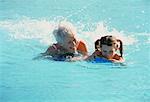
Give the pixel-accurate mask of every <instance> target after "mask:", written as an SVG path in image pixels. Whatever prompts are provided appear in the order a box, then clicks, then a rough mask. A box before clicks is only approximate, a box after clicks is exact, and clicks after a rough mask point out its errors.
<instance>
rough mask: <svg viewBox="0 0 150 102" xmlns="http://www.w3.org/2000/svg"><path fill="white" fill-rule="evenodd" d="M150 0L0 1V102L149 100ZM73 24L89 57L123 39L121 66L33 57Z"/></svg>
mask: <svg viewBox="0 0 150 102" xmlns="http://www.w3.org/2000/svg"><path fill="white" fill-rule="evenodd" d="M149 18H150V1H149V0H112V1H110V0H94V1H93V0H36V1H33V0H25V1H24V0H0V36H1V37H0V102H150V80H149V79H150V74H149V73H150V68H149V66H150V46H149V45H150V29H149V28H150V20H149ZM60 21H63V22H71V23H72V24H73V25H74V26H75V29H76V31H77V37H78V38H79V39H84V40H85V42H86V44H87V46H88V50H89V54H91V53H92V52H93V51H94V41H95V40H96V39H97V38H99V37H100V36H102V35H107V34H112V35H115V36H117V37H118V38H120V39H121V40H123V43H124V59H125V60H126V61H125V63H123V64H114V63H90V62H86V61H77V62H62V61H52V60H48V59H36V60H35V59H34V58H35V57H37V56H38V55H39V54H40V53H42V52H44V51H45V50H46V49H47V48H48V46H49V45H50V44H52V43H54V42H55V39H54V37H53V35H52V31H53V29H54V28H55V27H56V26H57V25H58V23H59V22H60Z"/></svg>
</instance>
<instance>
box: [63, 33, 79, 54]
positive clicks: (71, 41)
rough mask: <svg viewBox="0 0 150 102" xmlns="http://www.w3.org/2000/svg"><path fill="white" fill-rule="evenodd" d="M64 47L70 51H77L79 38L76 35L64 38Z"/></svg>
mask: <svg viewBox="0 0 150 102" xmlns="http://www.w3.org/2000/svg"><path fill="white" fill-rule="evenodd" d="M63 47H64V48H65V49H66V50H67V51H68V52H70V53H75V51H76V50H77V48H76V47H77V40H76V38H75V37H74V36H69V37H66V38H65V39H64V44H63Z"/></svg>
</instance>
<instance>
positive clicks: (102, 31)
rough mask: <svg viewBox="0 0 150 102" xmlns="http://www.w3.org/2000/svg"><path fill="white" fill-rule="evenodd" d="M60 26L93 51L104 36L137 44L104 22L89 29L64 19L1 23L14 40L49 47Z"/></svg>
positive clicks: (29, 19)
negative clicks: (34, 42) (72, 33)
mask: <svg viewBox="0 0 150 102" xmlns="http://www.w3.org/2000/svg"><path fill="white" fill-rule="evenodd" d="M59 24H62V25H65V26H67V27H69V28H70V29H71V30H72V31H73V32H74V33H77V38H80V39H84V40H85V42H86V43H87V45H88V46H89V48H92V49H93V46H94V42H95V41H96V39H98V38H100V37H101V36H104V35H114V36H116V37H117V38H119V39H121V40H122V41H123V43H124V45H129V44H133V43H135V42H136V39H135V38H134V36H129V34H125V33H124V32H122V31H118V30H117V29H111V30H108V26H106V25H105V24H104V23H103V22H99V23H93V24H91V23H89V24H88V25H89V27H87V24H82V23H81V22H77V23H75V24H72V23H71V22H69V21H67V20H66V19H65V18H63V17H62V18H61V17H60V18H57V19H56V18H55V19H54V20H51V21H49V20H46V19H31V18H27V17H26V18H23V19H21V20H7V21H0V27H1V28H3V29H6V31H9V32H10V36H11V38H12V39H19V40H22V39H28V40H32V39H36V40H38V41H39V42H41V43H43V44H47V45H49V44H52V43H54V42H55V38H54V36H53V34H52V32H53V30H54V29H55V28H56V27H58V25H59ZM74 25H75V26H74ZM85 29H86V30H85Z"/></svg>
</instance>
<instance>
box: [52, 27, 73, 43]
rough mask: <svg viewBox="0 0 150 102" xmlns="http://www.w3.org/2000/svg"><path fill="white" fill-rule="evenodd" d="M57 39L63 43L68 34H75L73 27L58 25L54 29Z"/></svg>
mask: <svg viewBox="0 0 150 102" xmlns="http://www.w3.org/2000/svg"><path fill="white" fill-rule="evenodd" d="M53 34H54V36H55V39H56V41H57V42H58V43H63V42H64V40H65V38H66V37H67V36H74V34H73V33H72V31H71V29H69V28H67V27H63V26H62V27H58V28H57V29H55V30H54V31H53Z"/></svg>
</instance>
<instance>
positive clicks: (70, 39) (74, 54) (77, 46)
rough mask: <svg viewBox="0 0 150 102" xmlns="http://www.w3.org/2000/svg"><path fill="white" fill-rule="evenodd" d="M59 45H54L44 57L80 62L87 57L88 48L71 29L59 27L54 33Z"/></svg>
mask: <svg viewBox="0 0 150 102" xmlns="http://www.w3.org/2000/svg"><path fill="white" fill-rule="evenodd" d="M53 34H54V36H55V38H56V41H57V43H55V44H52V45H51V46H49V48H48V49H47V50H46V52H45V53H43V54H42V55H44V56H45V55H50V56H51V57H52V59H54V60H61V61H62V60H63V61H65V60H69V61H75V60H80V59H81V57H79V55H82V57H84V56H87V48H86V45H85V43H84V42H83V41H78V40H77V39H76V38H75V34H74V33H73V32H72V30H71V29H70V28H67V27H65V26H59V27H58V28H57V29H55V30H54V31H53Z"/></svg>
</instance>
